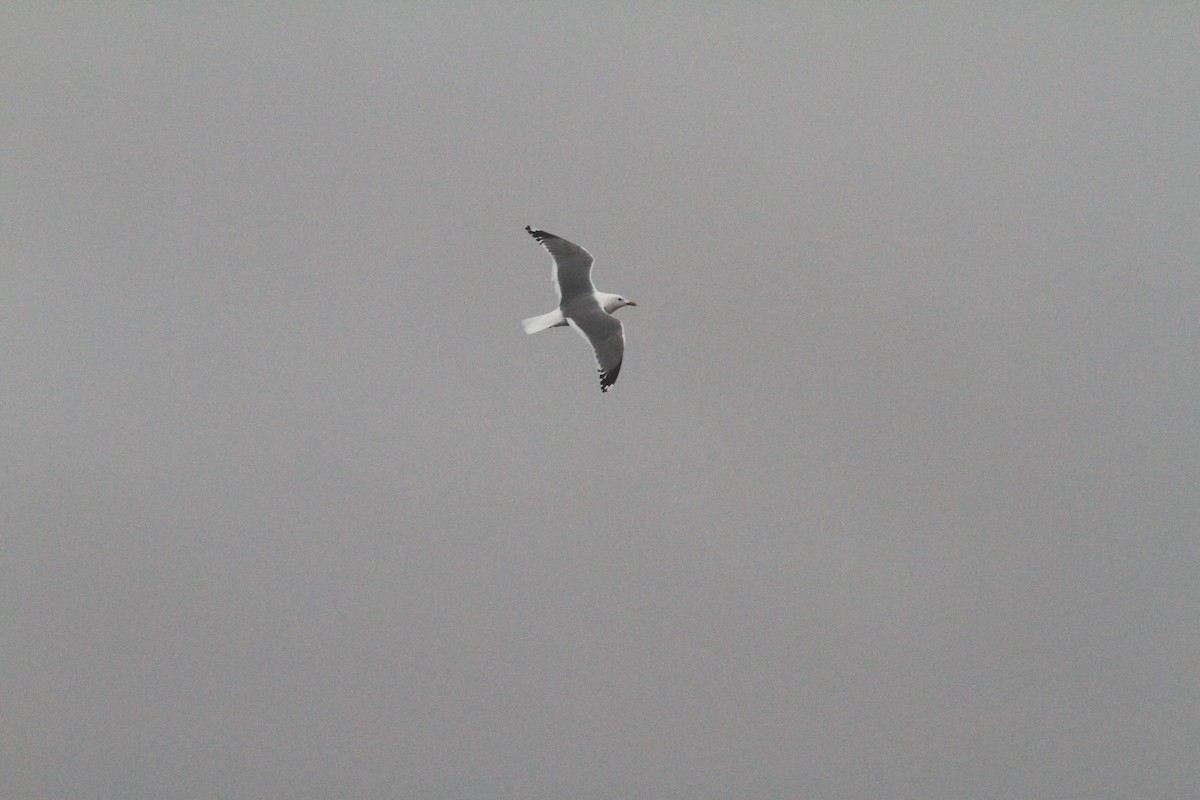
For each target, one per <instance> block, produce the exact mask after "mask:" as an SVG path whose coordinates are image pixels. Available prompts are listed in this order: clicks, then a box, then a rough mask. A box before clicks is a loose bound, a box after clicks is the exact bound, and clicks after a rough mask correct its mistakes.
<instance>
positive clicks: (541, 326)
mask: <svg viewBox="0 0 1200 800" xmlns="http://www.w3.org/2000/svg"><path fill="white" fill-rule="evenodd" d="M592 294H593V295H595V297H596V302H597V303H599V304H600V307H601V308H603V309H604V310H605V311H607V312H608V313H609V314H611V313H612V312H614V311H616V310H617V309H618V308H621V307H622V306H625V305H628V302H626V301H625V300H624V299H623V298H622V297H621V295H619V294H609V293H608V292H593V293H592ZM566 324H567V320H566V318H565V317H564V316H563V313H562V309H561V308H556V309H554V310H553V311H551V312H550V313H549V314H542V315H541V316H538V317H530V318H529V319H523V320H521V327H522V328H524V329H525V332H526V333H537V332H538V331H544V330H546V329H547V328H558V327H560V326H562V325H566Z"/></svg>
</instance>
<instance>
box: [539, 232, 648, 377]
mask: <svg viewBox="0 0 1200 800" xmlns="http://www.w3.org/2000/svg"><path fill="white" fill-rule="evenodd" d="M525 230H527V231H529V235H530V236H532V237H533V238H535V239H537V240H538V241H539V242H541V244H542V247H544V248H546V250H547V251H549V253H550V256H551V257H552V258H553V259H554V272H553V273H552V274H553V277H554V288H555V290H556V291H557V292H558V308H556V309H554V310H553V311H551V312H550V313H548V314H542V315H541V316H538V317H530V318H529V319H526V320H522V321H521V327H523V328H524V329H525V332H526V333H537V332H538V331H544V330H546V329H547V328H557V327H559V326H562V325H570V326H571V327H572V328H574V329H575V330H576V332H578V333H579V335H580V336H582V337H583V338H585V339H587V340H588V342H589V343H591V345H592V349H593V350H595V351H596V364H597V365H598V366H599V371H600V391H602V392H607V391H608V387H610V386H612V385H613V384H614V383H616V381H617V373H619V372H620V371H621V359H622V358H624V356H625V331H624V329H623V328H622V327H621V321H620V320H618V319H617V318H616V317H614V316H613V315H612V312H614V311H616V310H617V309H618V308H621V307H622V306H636V305H637V303H635V302H633V301H632V300H626V299H625V298H624V297H622V296H621V295H619V294H609V293H608V292H597V291H596V289H595V287H593V286H592V254H591V253H589V252H588V251H587V250H584V249H583V248H582V247H580V246H579V245H577V244H573V243H572V242H568V241H567V240H566V239H563V238H562V237H560V236H555V235H554V234H553V233H546V232H545V231H539V230H535V229H533V228H531V227H529V226H528V225H526V226H525Z"/></svg>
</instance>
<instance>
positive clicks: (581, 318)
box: [567, 301, 625, 392]
mask: <svg viewBox="0 0 1200 800" xmlns="http://www.w3.org/2000/svg"><path fill="white" fill-rule="evenodd" d="M567 321H568V322H569V323H571V327H573V328H575V330H577V331H579V333H580V334H582V335H583V337H584V338H585V339H587V340H588V341H589V342H590V343H591V345H592V349H593V350H595V352H596V364H597V366H598V367H599V368H600V391H602V392H607V391H608V387H610V386H612V385H613V384H614V383H616V381H617V375H618V374H619V373H620V372H621V361H622V360H624V358H625V329H624V328H622V327H621V320H619V319H617V318H616V317H614V316H613V315H612V314H609V313H608V312H607V311H605V310H604V309H603V308H601V307H600V304H599V303H596V302H595V301H593V303H592V307H591V308H587V309H580V310H579V311H577V312H573V313H568V314H567Z"/></svg>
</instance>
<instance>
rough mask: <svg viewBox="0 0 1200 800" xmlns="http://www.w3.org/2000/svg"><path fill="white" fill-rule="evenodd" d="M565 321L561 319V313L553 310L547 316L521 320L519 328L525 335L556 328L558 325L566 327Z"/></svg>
mask: <svg viewBox="0 0 1200 800" xmlns="http://www.w3.org/2000/svg"><path fill="white" fill-rule="evenodd" d="M566 324H567V321H566V320H565V319H563V315H562V311H560V310H559V309H557V308H556V309H554V310H553V311H551V312H550V313H549V314H542V315H541V316H540V317H530V318H529V319H523V320H521V327H522V328H524V329H525V332H526V333H537V332H538V331H544V330H546V328H556V327H558V326H559V325H566Z"/></svg>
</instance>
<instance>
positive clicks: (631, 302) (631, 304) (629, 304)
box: [625, 300, 637, 306]
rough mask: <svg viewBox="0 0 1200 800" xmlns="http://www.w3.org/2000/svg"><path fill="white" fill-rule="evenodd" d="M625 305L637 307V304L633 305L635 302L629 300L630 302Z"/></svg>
mask: <svg viewBox="0 0 1200 800" xmlns="http://www.w3.org/2000/svg"><path fill="white" fill-rule="evenodd" d="M625 305H627V306H636V305H637V303H635V302H633V301H632V300H630V301H629V302H627V303H626V304H625Z"/></svg>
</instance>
